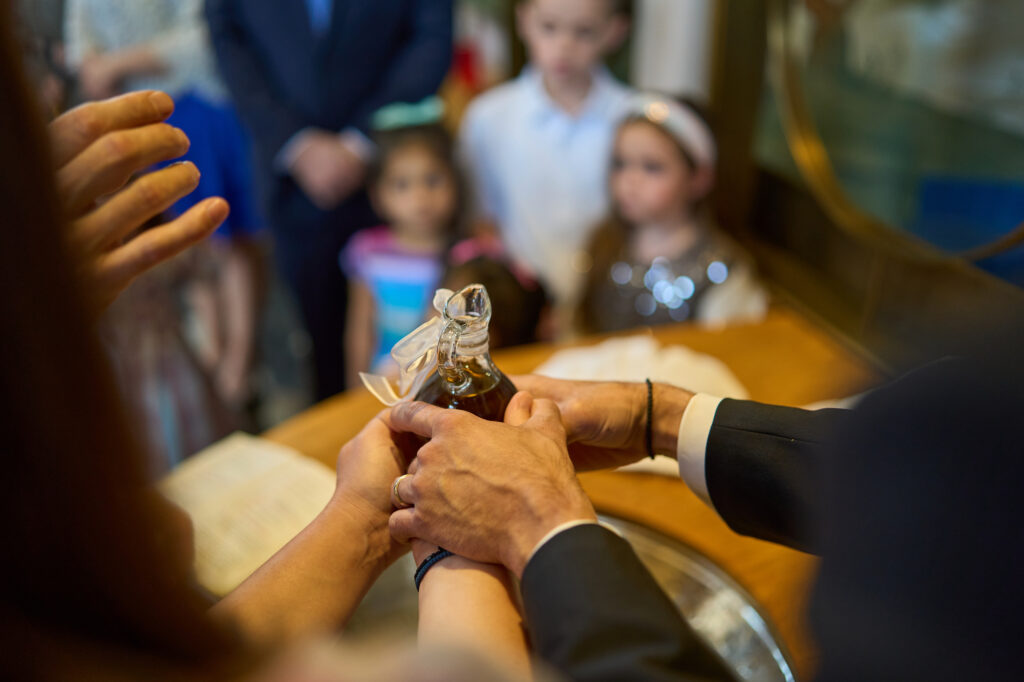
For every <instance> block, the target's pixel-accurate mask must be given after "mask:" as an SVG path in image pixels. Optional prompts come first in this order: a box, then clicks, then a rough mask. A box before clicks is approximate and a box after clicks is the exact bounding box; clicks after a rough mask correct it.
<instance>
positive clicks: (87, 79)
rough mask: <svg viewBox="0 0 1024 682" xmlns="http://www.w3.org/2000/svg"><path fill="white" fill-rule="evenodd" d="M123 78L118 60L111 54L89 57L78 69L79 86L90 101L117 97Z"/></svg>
mask: <svg viewBox="0 0 1024 682" xmlns="http://www.w3.org/2000/svg"><path fill="white" fill-rule="evenodd" d="M122 78H123V76H122V74H121V70H120V64H119V63H118V60H117V59H114V58H113V57H112V56H111V55H109V54H92V55H89V56H88V57H86V58H85V59H84V60H83V61H82V66H81V67H80V68H79V69H78V85H79V87H80V88H81V89H82V94H83V95H85V97H86V99H90V100H98V99H107V98H108V97H113V96H114V95H116V94H117V91H118V89H119V86H120V84H121V79H122Z"/></svg>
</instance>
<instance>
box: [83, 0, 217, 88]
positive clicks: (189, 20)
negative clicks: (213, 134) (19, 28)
mask: <svg viewBox="0 0 1024 682" xmlns="http://www.w3.org/2000/svg"><path fill="white" fill-rule="evenodd" d="M64 39H65V41H66V43H67V62H68V66H69V67H70V68H71V69H72V70H76V69H77V68H78V67H79V66H81V64H82V62H83V61H84V60H85V58H86V57H88V56H89V55H90V54H93V53H104V52H114V51H118V50H123V49H126V48H130V47H139V46H146V47H148V48H150V49H151V50H153V51H154V52H155V53H156V54H157V55H159V57H160V59H161V60H162V61H163V62H164V63H165V64H167V67H168V68H167V71H166V72H164V73H161V74H151V75H146V76H140V77H136V78H131V79H129V80H128V82H126V83H124V89H125V91H131V90H148V89H154V90H163V91H164V92H167V93H168V94H170V95H171V96H174V97H176V96H178V95H181V94H182V93H184V92H187V91H190V90H195V91H197V92H199V94H201V95H202V96H204V97H205V98H206V99H208V100H211V101H215V102H222V101H225V100H226V98H227V90H226V89H225V88H224V85H223V84H222V83H221V81H220V78H219V76H218V75H217V66H216V62H215V60H214V56H213V48H212V46H211V44H210V36H209V31H208V29H207V26H206V21H205V18H204V17H203V0H131V2H125V1H124V0H69V1H68V5H67V9H66V13H65V17H64Z"/></svg>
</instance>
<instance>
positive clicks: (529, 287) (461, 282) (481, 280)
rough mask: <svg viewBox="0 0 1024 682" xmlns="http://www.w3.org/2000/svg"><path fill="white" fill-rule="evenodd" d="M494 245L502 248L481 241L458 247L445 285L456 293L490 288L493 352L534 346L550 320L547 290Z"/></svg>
mask: <svg viewBox="0 0 1024 682" xmlns="http://www.w3.org/2000/svg"><path fill="white" fill-rule="evenodd" d="M490 244H491V245H492V246H498V247H499V248H497V249H494V248H488V246H487V245H485V244H481V240H479V239H469V240H466V241H463V242H460V243H459V244H456V245H455V247H454V248H453V249H452V251H451V253H450V254H449V259H448V267H447V269H446V270H445V273H444V278H443V279H442V280H441V286H443V287H444V288H445V289H451V290H452V291H460V290H461V289H463V288H465V287H467V286H469V285H470V284H483V285H484V286H485V287H487V293H488V294H489V295H490V297H491V306H492V307H493V309H494V311H495V313H494V316H493V317H492V318H491V326H490V332H489V334H490V347H491V348H492V349H495V348H507V347H509V346H519V345H523V344H527V343H534V342H536V341H537V340H538V338H539V336H540V335H541V334H542V333H543V330H544V326H545V324H546V323H547V321H548V319H549V317H550V315H549V314H550V308H549V306H548V298H547V294H546V293H545V291H544V287H542V286H541V284H540V282H537V281H536V280H535V279H533V278H532V277H530V275H529V274H528V273H527V272H526V271H525V270H523V269H522V268H520V267H517V266H516V265H515V264H514V263H512V262H511V261H509V260H508V258H507V257H506V256H505V254H504V251H503V250H502V249H500V245H496V244H494V242H490Z"/></svg>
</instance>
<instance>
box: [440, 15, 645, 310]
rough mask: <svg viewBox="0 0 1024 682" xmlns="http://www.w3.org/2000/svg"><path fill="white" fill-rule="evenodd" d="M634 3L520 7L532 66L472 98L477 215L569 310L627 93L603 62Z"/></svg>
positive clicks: (601, 205)
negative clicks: (511, 79)
mask: <svg viewBox="0 0 1024 682" xmlns="http://www.w3.org/2000/svg"><path fill="white" fill-rule="evenodd" d="M630 5H631V3H628V2H620V1H613V0H590V1H587V2H576V1H574V0H524V1H523V2H520V3H518V4H517V11H518V14H517V29H518V33H519V36H520V37H521V38H522V39H523V41H524V42H525V43H526V48H527V52H528V55H529V65H528V66H527V67H526V68H525V69H524V70H523V72H522V74H521V75H520V76H519V77H518V78H517V79H515V80H514V81H511V82H509V83H506V84H504V85H501V86H499V87H497V88H494V89H493V90H491V91H489V92H487V93H485V94H484V95H483V96H481V97H480V98H478V99H477V100H476V101H474V102H473V103H472V104H471V105H470V107H469V109H468V111H467V112H466V117H465V119H464V121H463V123H462V129H461V132H460V144H461V147H462V153H463V155H464V158H465V160H466V164H467V172H468V175H469V178H470V180H471V183H472V187H473V190H474V196H473V199H474V205H473V208H474V211H475V213H476V215H475V217H476V218H477V219H478V220H479V221H481V222H483V223H486V224H489V225H490V226H492V227H493V228H496V230H497V232H498V233H499V234H500V236H501V238H502V241H503V242H504V244H505V246H506V248H507V249H508V251H509V253H510V254H511V255H512V257H513V258H515V259H516V260H517V261H518V262H520V263H522V264H524V265H525V266H527V267H529V268H530V269H531V270H532V271H533V272H534V273H536V275H537V277H538V279H540V281H541V282H543V284H544V286H545V288H546V289H547V290H548V292H549V293H550V294H551V296H552V298H553V300H554V302H555V304H556V305H557V306H558V307H559V308H560V309H562V310H570V309H571V306H572V305H573V304H574V303H575V301H576V300H577V297H578V295H579V288H580V287H579V285H580V280H581V272H583V269H582V265H583V264H584V263H585V262H587V261H588V260H589V257H588V256H587V254H586V252H585V249H586V244H587V241H588V238H589V236H590V231H591V229H592V227H593V225H594V224H595V223H596V222H597V221H598V220H599V219H600V217H601V215H602V214H603V213H604V212H605V210H606V209H607V206H608V198H607V175H606V169H607V159H608V154H609V152H610V149H611V143H612V138H613V135H614V130H615V125H616V123H617V122H618V120H619V119H620V118H621V116H622V113H623V111H624V109H623V108H624V106H625V104H626V102H627V100H628V97H629V90H628V89H627V88H626V87H625V86H624V85H623V84H622V83H620V82H619V81H618V80H616V79H615V78H614V77H613V76H612V75H611V73H610V72H609V71H608V69H607V68H605V66H604V65H603V61H602V60H603V58H604V57H606V56H607V55H609V54H610V53H612V52H613V51H614V50H616V49H617V48H618V47H619V46H620V45H621V44H622V42H623V41H624V40H625V38H626V36H627V34H628V29H629V11H630Z"/></svg>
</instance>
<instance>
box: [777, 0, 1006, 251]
mask: <svg viewBox="0 0 1024 682" xmlns="http://www.w3.org/2000/svg"><path fill="white" fill-rule="evenodd" d="M790 5H791V2H790V0H768V51H769V62H768V63H769V73H770V79H771V83H772V87H773V88H774V90H775V93H776V100H777V102H778V107H779V113H780V115H781V118H782V125H783V129H784V131H785V135H786V141H787V143H788V144H789V149H790V153H791V154H792V155H793V159H794V161H795V162H796V165H797V168H798V169H799V171H800V175H801V177H802V178H803V180H804V182H806V183H807V186H808V187H809V188H810V190H811V193H812V195H813V196H814V197H815V199H817V201H818V202H819V203H820V204H821V206H822V208H823V209H824V210H825V212H826V213H827V214H828V216H829V217H830V218H831V219H832V220H833V221H834V222H835V223H836V225H838V226H839V228H840V229H842V230H843V231H844V232H846V233H848V234H850V235H852V236H853V237H855V238H857V239H861V240H864V241H865V242H867V243H868V244H869V245H871V246H873V247H874V248H877V249H878V250H879V251H880V252H881V253H884V254H887V255H891V256H894V257H897V258H901V259H904V260H915V261H923V262H942V261H948V260H961V259H966V260H968V261H978V260H982V259H984V258H989V257H991V256H994V255H997V254H999V253H1002V252H1004V251H1007V250H1009V249H1011V248H1014V247H1016V246H1018V245H1020V244H1022V243H1024V224H1021V225H1020V226H1019V227H1017V228H1016V229H1015V230H1013V231H1012V232H1011V233H1009V234H1007V235H1004V236H1002V237H1000V238H998V239H996V240H995V241H993V242H991V243H989V244H983V245H981V246H978V247H975V248H972V249H968V250H966V251H963V252H961V253H947V252H944V251H942V250H940V249H939V248H938V247H936V246H934V245H932V244H929V243H927V242H925V241H924V240H921V239H918V238H916V237H914V236H912V235H909V234H907V233H905V232H902V231H901V230H899V229H897V228H895V227H893V226H891V225H889V224H888V223H886V222H885V221H883V220H880V219H878V218H876V217H875V216H873V215H871V214H869V213H867V212H866V211H864V210H863V209H861V208H860V207H859V206H858V205H857V204H856V203H855V202H854V201H853V200H852V199H850V197H849V195H847V193H846V191H845V190H844V189H843V187H842V184H841V183H840V182H839V179H838V178H837V177H836V174H835V170H834V167H833V166H832V162H831V160H830V158H829V155H828V150H827V149H826V148H825V144H824V142H823V141H822V139H821V136H820V135H819V133H818V129H817V126H816V125H815V123H814V117H813V115H812V114H811V111H810V107H809V106H808V104H807V100H806V97H805V96H804V93H803V87H802V82H801V76H800V66H799V64H798V63H797V59H796V57H795V56H794V51H793V48H792V41H791V40H790V36H789V8H790Z"/></svg>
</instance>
